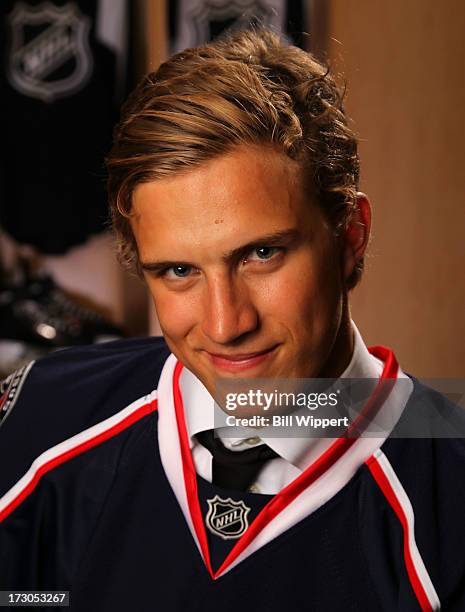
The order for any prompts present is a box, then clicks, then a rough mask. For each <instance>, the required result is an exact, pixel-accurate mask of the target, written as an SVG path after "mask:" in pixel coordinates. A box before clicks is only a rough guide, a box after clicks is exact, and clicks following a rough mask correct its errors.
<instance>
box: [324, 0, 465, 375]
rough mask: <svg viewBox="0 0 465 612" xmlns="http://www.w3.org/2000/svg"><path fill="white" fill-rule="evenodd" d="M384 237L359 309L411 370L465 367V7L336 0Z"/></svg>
mask: <svg viewBox="0 0 465 612" xmlns="http://www.w3.org/2000/svg"><path fill="white" fill-rule="evenodd" d="M328 29H329V34H330V36H331V40H330V45H329V54H330V58H331V61H332V65H333V69H334V70H335V71H338V70H342V71H343V72H344V74H345V76H346V78H347V81H348V98H347V104H346V107H347V110H348V112H349V114H350V115H351V116H352V117H353V119H354V120H355V127H356V130H357V132H358V134H359V136H360V139H361V143H360V154H361V162H362V188H363V190H364V191H365V192H366V193H367V194H368V195H369V196H370V199H371V201H372V204H373V206H374V226H373V239H372V243H371V248H370V254H369V257H368V260H367V269H366V274H365V276H364V278H363V281H362V285H361V286H360V287H359V288H357V289H356V290H355V292H354V294H353V316H354V319H355V320H356V322H357V324H358V325H359V327H360V328H361V330H362V332H363V334H364V336H365V338H366V340H367V342H368V343H370V344H377V343H385V344H387V345H389V346H391V347H392V348H393V349H394V350H395V351H396V354H397V355H398V358H399V360H400V362H401V364H402V366H403V368H404V369H406V370H407V371H409V372H412V373H414V374H416V375H419V376H425V377H426V376H428V377H449V376H451V377H455V376H457V377H459V376H464V374H465V343H464V337H465V323H464V319H465V317H464V314H465V291H464V262H465V248H464V244H465V240H464V230H465V213H464V209H465V206H464V205H465V202H464V172H463V168H464V161H465V159H464V142H463V141H464V136H465V121H464V108H465V78H464V75H465V61H464V58H465V37H464V35H463V33H464V31H465V4H463V3H462V2H460V1H459V0H451V1H449V2H447V3H438V2H434V1H433V0H408V1H404V0H390V1H389V2H385V1H380V0H377V1H374V0H357V1H355V0H350V1H347V0H331V3H330V11H329V24H328Z"/></svg>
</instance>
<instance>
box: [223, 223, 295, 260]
mask: <svg viewBox="0 0 465 612" xmlns="http://www.w3.org/2000/svg"><path fill="white" fill-rule="evenodd" d="M301 238H302V235H301V233H300V232H299V230H298V229H296V228H292V229H287V230H280V231H279V232H273V233H272V234H266V235H265V236H257V238H255V239H253V240H251V241H250V242H248V243H247V244H243V245H241V246H240V247H237V248H236V249H233V250H232V251H229V252H228V253H225V254H224V255H223V257H222V260H223V261H224V262H225V263H228V262H230V261H237V260H239V259H241V258H242V257H244V255H247V253H249V251H251V250H252V249H254V248H257V247H260V246H285V245H290V244H292V243H294V242H297V241H298V240H300V239H301Z"/></svg>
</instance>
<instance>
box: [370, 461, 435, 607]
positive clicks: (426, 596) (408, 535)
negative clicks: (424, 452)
mask: <svg viewBox="0 0 465 612" xmlns="http://www.w3.org/2000/svg"><path fill="white" fill-rule="evenodd" d="M365 463H366V465H367V467H368V469H369V470H370V472H371V474H372V476H373V478H374V479H375V481H376V482H377V484H378V486H379V488H380V489H381V492H382V493H383V495H384V496H385V497H386V499H387V501H388V502H389V504H390V506H391V508H392V509H393V510H394V512H395V514H396V516H397V518H398V519H399V522H400V524H401V526H402V531H403V544H404V546H403V553H404V562H405V567H406V569H407V574H408V578H409V581H410V584H411V585H412V588H413V591H414V593H415V597H416V598H417V600H418V603H419V604H420V607H421V609H422V611H423V612H432V611H433V610H439V609H440V608H441V604H440V601H439V598H438V596H437V593H436V591H435V589H434V586H433V583H432V582H431V579H430V577H429V575H428V572H427V570H426V567H425V565H424V563H423V559H422V558H421V556H420V552H419V551H418V548H417V544H416V542H415V532H414V514H413V508H412V505H411V503H410V500H409V498H408V496H407V494H406V492H405V490H404V488H403V487H402V484H401V483H400V481H399V479H398V477H397V475H396V473H395V472H394V469H393V468H392V466H391V464H390V463H389V461H388V459H387V457H386V456H385V455H384V453H383V452H382V451H381V450H378V451H377V452H376V453H375V454H374V455H373V456H372V457H370V458H369V459H367V461H366V462H365Z"/></svg>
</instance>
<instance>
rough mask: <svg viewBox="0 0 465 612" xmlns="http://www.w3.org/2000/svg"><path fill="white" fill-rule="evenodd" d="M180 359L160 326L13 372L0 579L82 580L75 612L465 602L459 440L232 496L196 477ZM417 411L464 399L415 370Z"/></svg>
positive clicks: (344, 455)
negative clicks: (159, 333)
mask: <svg viewBox="0 0 465 612" xmlns="http://www.w3.org/2000/svg"><path fill="white" fill-rule="evenodd" d="M375 354H376V355H377V356H378V357H379V358H382V359H383V361H384V362H385V370H386V369H389V368H391V373H392V372H394V374H395V371H394V370H392V367H393V365H392V364H393V359H392V357H390V353H389V352H388V351H386V350H385V349H380V348H378V349H377V352H376V353H375ZM388 362H389V364H388ZM181 370H182V365H181V364H180V363H179V362H177V360H176V358H175V357H174V356H173V355H170V354H169V351H168V349H167V347H166V345H165V344H164V342H163V340H161V339H156V338H148V339H138V340H125V341H118V342H114V343H109V344H104V345H96V346H92V347H85V348H77V349H69V350H64V351H60V352H57V353H54V354H52V355H50V356H48V357H46V358H44V359H42V360H41V361H38V362H37V363H35V364H33V365H32V366H31V367H29V368H27V369H24V370H22V371H20V372H18V373H16V375H14V376H11V377H10V378H9V379H8V380H7V381H6V382H5V383H4V385H3V388H2V393H3V396H2V400H1V401H2V404H1V408H0V414H2V416H3V420H2V425H1V427H0V590H18V589H29V590H31V589H42V590H69V591H70V602H71V608H70V609H71V610H73V611H74V610H75V611H81V610H82V611H88V610H96V611H97V610H98V611H99V612H104V611H109V612H110V611H111V612H114V611H119V610H137V611H140V612H144V611H147V612H149V611H153V610H161V611H163V612H171V611H174V612H177V611H179V612H185V611H189V612H197V611H198V612H200V611H202V612H218V610H221V611H222V612H233V611H234V612H236V611H237V610H243V611H246V612H249V611H250V612H251V611H258V610H259V611H261V610H267V611H270V612H278V611H279V612H281V611H282V610H291V611H298V612H300V611H307V610H308V611H313V610H315V611H327V610H331V612H337V611H344V612H345V611H347V610H360V611H363V612H365V611H367V612H372V611H373V610H383V611H386V612H393V611H399V612H409V611H414V610H439V609H440V607H441V606H442V608H443V609H444V610H448V611H457V612H458V611H463V610H464V609H465V554H464V548H465V520H464V516H465V479H464V466H465V444H464V441H463V440H461V439H400V438H394V437H389V438H387V439H386V440H385V441H384V442H383V443H382V445H381V447H380V448H378V449H377V450H376V451H375V452H373V453H372V454H371V455H369V456H367V457H366V458H365V459H364V460H363V461H362V462H361V463H360V465H356V464H352V465H351V462H353V457H354V454H353V450H354V447H355V445H353V446H352V447H350V448H349V447H347V448H346V447H344V442H343V443H342V446H341V444H336V445H335V446H334V449H333V448H331V449H330V452H328V451H325V453H324V457H323V456H322V457H319V458H318V459H317V460H316V461H315V462H314V463H313V464H312V465H310V466H308V468H307V469H306V470H305V471H304V472H303V473H302V474H301V476H299V477H298V478H297V479H296V480H295V481H293V482H292V483H291V484H290V485H288V486H287V487H285V489H283V490H282V491H281V492H280V493H278V494H277V495H274V496H271V495H270V496H268V495H265V496H262V495H254V494H251V493H243V492H238V491H228V490H225V489H221V488H219V487H216V486H215V485H213V484H211V483H208V482H206V481H205V480H202V479H200V477H198V476H197V475H196V473H195V469H194V464H193V460H192V456H191V454H190V448H189V442H188V439H187V438H186V435H187V434H186V427H185V422H184V417H183V396H182V388H181V386H180V372H181ZM414 410H420V411H429V412H431V414H432V415H434V414H435V413H447V412H451V413H452V412H454V411H455V410H456V408H455V407H454V406H453V405H452V404H450V403H449V402H448V400H446V399H445V398H444V397H443V396H441V395H439V394H437V393H436V392H434V391H431V390H428V389H425V388H424V387H422V386H421V385H420V384H419V383H418V382H417V381H415V380H414V381H413V392H412V393H411V395H410V399H409V401H408V403H407V405H406V407H405V409H404V412H403V414H402V417H401V420H402V419H404V418H407V417H408V415H409V413H411V412H412V411H414ZM351 453H352V454H351ZM299 513H300V514H299ZM291 516H294V518H295V517H299V518H298V520H294V521H292V520H289V517H291ZM286 521H287V523H286ZM279 525H281V527H279ZM283 525H284V527H283ZM286 525H287V526H286Z"/></svg>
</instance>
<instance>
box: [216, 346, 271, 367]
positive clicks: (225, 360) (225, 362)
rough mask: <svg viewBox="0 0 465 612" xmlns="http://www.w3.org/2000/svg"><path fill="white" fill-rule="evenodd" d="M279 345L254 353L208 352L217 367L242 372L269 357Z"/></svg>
mask: <svg viewBox="0 0 465 612" xmlns="http://www.w3.org/2000/svg"><path fill="white" fill-rule="evenodd" d="M277 347H278V345H277V344H275V345H274V346H272V347H271V348H268V349H265V350H262V351H257V352H254V353H236V354H235V353H233V354H228V353H209V352H207V354H208V356H209V358H210V360H211V362H212V364H213V365H214V366H215V367H216V368H219V369H220V370H225V371H227V372H241V371H243V370H248V369H250V368H253V367H255V366H257V365H258V364H261V363H263V362H264V361H266V360H267V359H269V358H270V357H271V355H272V354H273V353H274V351H275V349H276V348H277Z"/></svg>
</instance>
